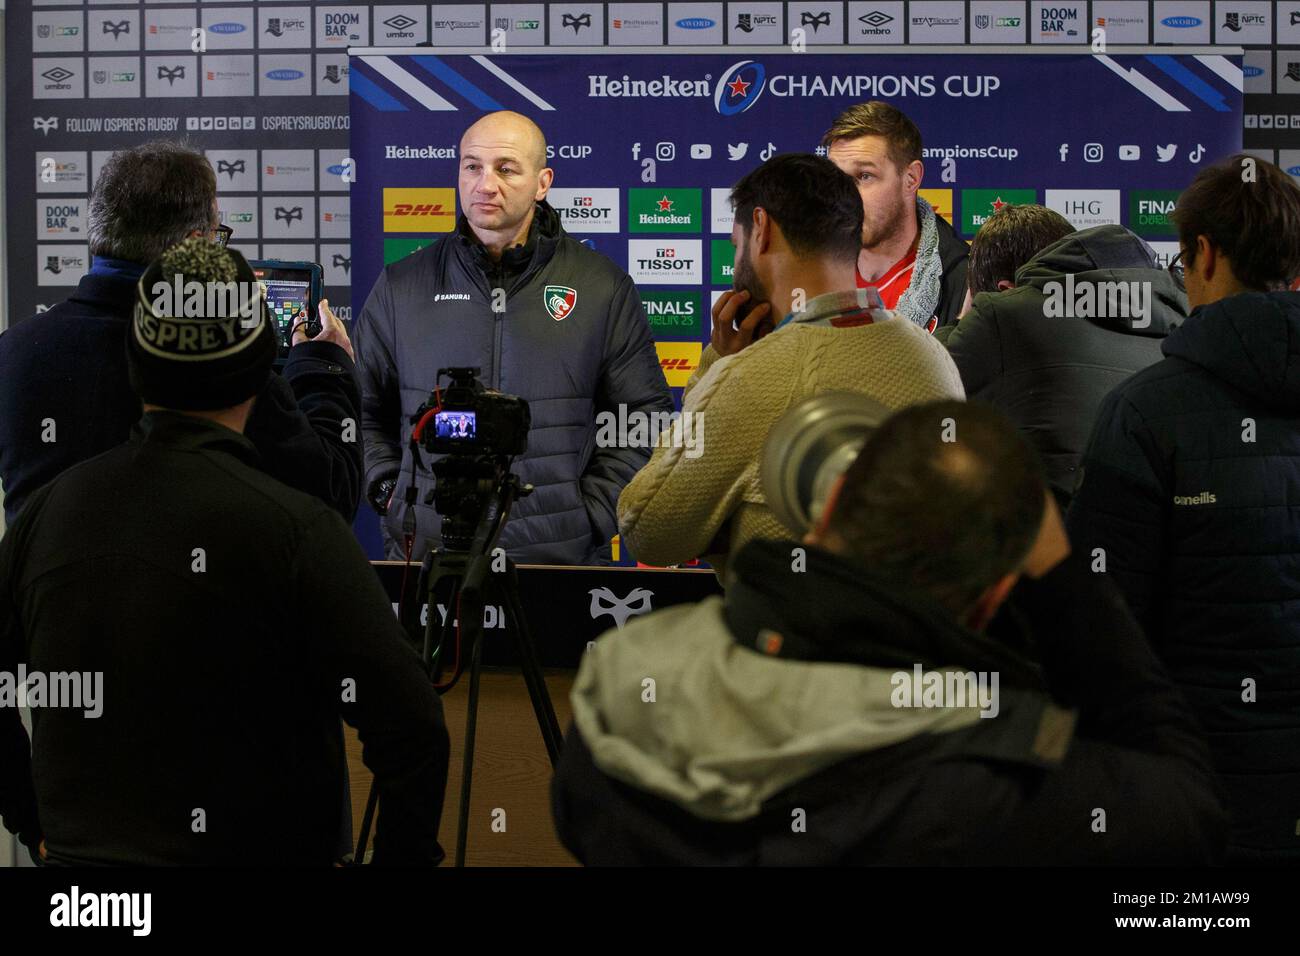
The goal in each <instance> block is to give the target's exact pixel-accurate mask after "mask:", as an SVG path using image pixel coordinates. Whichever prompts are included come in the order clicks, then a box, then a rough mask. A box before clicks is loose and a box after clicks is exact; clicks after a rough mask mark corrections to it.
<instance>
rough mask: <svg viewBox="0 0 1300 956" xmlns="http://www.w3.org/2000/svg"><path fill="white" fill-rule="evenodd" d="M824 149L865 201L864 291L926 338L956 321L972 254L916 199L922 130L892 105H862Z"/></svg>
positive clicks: (847, 114) (826, 139)
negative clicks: (869, 290)
mask: <svg viewBox="0 0 1300 956" xmlns="http://www.w3.org/2000/svg"><path fill="white" fill-rule="evenodd" d="M822 146H825V147H826V148H827V151H826V156H827V157H828V158H829V159H830V161H831V162H833V163H834V164H835V165H836V166H838V167H839V168H840V169H841V170H842V171H844V172H846V173H848V174H849V175H850V176H852V177H853V181H854V182H855V183H856V184H857V187H858V193H859V195H860V196H861V197H862V208H863V213H864V218H863V224H862V252H861V253H859V254H858V277H857V283H858V288H860V289H861V288H872V289H875V290H876V291H877V292H879V293H880V298H881V299H882V301H884V303H885V308H887V309H890V310H892V311H894V312H897V313H899V314H900V315H902V316H903V317H904V318H906V319H907V320H908V321H909V322H914V323H915V324H917V325H919V326H921V327H922V328H923V329H925V330H926V331H927V332H934V331H935V330H936V329H938V328H941V327H943V326H945V325H951V324H952V323H953V322H956V321H957V316H958V314H959V310H960V308H961V304H962V302H963V301H964V299H965V297H966V255H967V252H968V251H969V250H968V247H967V245H966V243H965V242H963V241H962V239H961V238H960V237H959V236H958V235H957V233H956V232H954V231H953V228H952V226H950V225H948V223H947V222H946V221H945V220H944V219H943V217H941V216H938V215H936V214H935V211H934V209H933V208H932V207H931V206H930V204H929V203H928V202H926V201H925V200H924V199H922V198H921V197H920V196H918V195H917V190H919V189H920V188H921V180H922V177H924V175H925V165H924V164H923V163H922V162H921V156H922V148H921V131H920V130H918V129H917V128H916V124H915V123H913V122H912V121H911V120H910V119H909V118H908V117H907V116H906V114H904V113H902V112H901V111H899V110H897V109H895V108H894V107H892V106H890V105H889V104H888V103H884V102H881V101H879V100H872V101H871V102H869V103H858V104H857V105H855V106H850V107H849V108H848V109H847V110H845V111H844V112H843V113H841V114H840V115H839V116H837V117H836V118H835V122H834V123H832V124H831V128H830V129H829V130H827V131H826V135H825V136H823V137H822Z"/></svg>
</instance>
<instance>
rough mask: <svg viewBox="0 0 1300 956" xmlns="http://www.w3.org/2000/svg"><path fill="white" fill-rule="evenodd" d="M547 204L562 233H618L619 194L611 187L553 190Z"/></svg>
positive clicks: (553, 188) (548, 196)
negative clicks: (553, 213) (561, 227)
mask: <svg viewBox="0 0 1300 956" xmlns="http://www.w3.org/2000/svg"><path fill="white" fill-rule="evenodd" d="M546 199H547V201H548V202H549V203H550V204H551V206H552V208H554V209H555V212H556V214H557V215H559V217H560V221H561V222H562V223H563V224H564V230H565V232H580V233H581V232H618V231H619V214H618V213H619V191H618V189H616V188H613V187H599V188H585V189H584V188H582V187H576V188H575V187H564V188H555V187H552V188H551V191H550V192H549V193H548V194H547V196H546Z"/></svg>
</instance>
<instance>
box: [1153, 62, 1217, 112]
mask: <svg viewBox="0 0 1300 956" xmlns="http://www.w3.org/2000/svg"><path fill="white" fill-rule="evenodd" d="M1145 59H1146V60H1147V61H1148V62H1150V63H1152V64H1154V65H1155V66H1156V68H1157V69H1159V70H1160V71H1161V72H1162V73H1164V74H1166V75H1167V76H1170V77H1172V78H1173V79H1174V80H1177V81H1178V83H1179V84H1181V85H1182V86H1183V87H1185V88H1186V89H1188V90H1191V91H1192V93H1193V94H1195V96H1196V97H1197V99H1199V100H1200V101H1201V102H1202V103H1205V104H1206V105H1207V106H1209V107H1210V109H1212V110H1216V111H1217V112H1220V113H1227V112H1230V110H1229V108H1228V104H1227V103H1225V102H1224V101H1223V94H1222V93H1220V92H1219V91H1218V90H1216V89H1215V88H1214V87H1212V86H1211V85H1210V84H1209V83H1206V82H1205V81H1204V80H1203V79H1201V78H1200V77H1199V76H1197V75H1196V74H1195V73H1193V72H1192V71H1191V70H1189V69H1188V68H1187V67H1185V66H1183V65H1182V64H1181V63H1179V62H1178V61H1177V60H1176V59H1174V58H1173V57H1172V56H1148V57H1146V58H1145Z"/></svg>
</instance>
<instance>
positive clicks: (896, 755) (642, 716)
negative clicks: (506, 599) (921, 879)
mask: <svg viewBox="0 0 1300 956" xmlns="http://www.w3.org/2000/svg"><path fill="white" fill-rule="evenodd" d="M793 544H794V542H791V541H784V542H781V541H766V540H759V541H754V542H752V543H751V544H749V545H748V546H747V547H746V548H745V549H744V550H742V551H741V552H740V553H739V554H738V555H737V556H736V558H735V561H734V567H735V580H734V581H733V583H732V585H731V587H730V588H729V589H728V592H727V594H726V597H725V598H720V597H713V598H709V599H707V600H706V601H704V602H702V603H700V604H697V605H684V606H679V607H673V608H668V609H666V610H663V611H658V612H655V613H653V614H649V615H646V616H644V617H638V618H634V619H633V620H631V621H629V622H628V623H627V624H626V625H625V626H624V628H623V629H622V630H621V631H617V632H610V633H608V634H606V635H605V636H604V637H602V638H600V639H599V640H597V641H596V643H595V645H594V646H593V647H592V648H591V649H589V650H588V651H587V653H586V655H585V656H584V658H583V662H582V666H581V669H580V670H579V673H578V677H577V680H576V682H575V684H574V687H573V693H572V703H573V715H574V722H573V727H572V728H571V730H570V733H569V736H568V739H567V741H566V744H565V749H564V752H563V754H562V757H561V760H560V765H559V767H558V769H557V772H556V776H555V780H554V783H553V785H552V799H553V809H554V813H555V820H556V826H557V829H558V832H559V834H560V837H561V839H562V840H563V842H564V844H565V846H567V847H568V848H569V850H570V851H571V852H572V853H573V854H574V855H575V856H577V857H578V859H579V860H582V861H583V862H585V863H588V864H687V863H689V864H713V865H716V864H737V865H748V864H777V865H780V864H853V863H859V864H942V863H961V864H995V863H1052V864H1070V863H1161V862H1163V863H1176V862H1181V863H1203V862H1208V861H1212V860H1214V859H1215V858H1216V857H1217V856H1218V855H1219V854H1220V853H1221V851H1222V846H1223V843H1224V840H1225V838H1226V817H1225V815H1224V812H1223V809H1222V805H1221V803H1220V801H1219V797H1218V794H1217V792H1216V789H1215V784H1214V781H1213V776H1212V773H1211V771H1210V769H1209V766H1208V759H1207V754H1206V751H1205V745H1204V743H1203V742H1202V741H1201V739H1200V737H1199V735H1198V734H1197V733H1196V731H1195V729H1194V727H1193V725H1192V721H1191V718H1190V716H1189V714H1188V712H1187V709H1186V706H1185V704H1184V703H1183V701H1182V698H1181V696H1180V695H1179V694H1178V692H1177V690H1176V688H1174V687H1173V685H1172V684H1171V683H1170V681H1169V680H1168V678H1167V676H1166V675H1165V673H1164V671H1163V669H1162V668H1161V667H1160V665H1159V663H1158V662H1157V661H1156V660H1155V658H1154V656H1153V655H1152V653H1151V650H1150V648H1149V647H1148V646H1147V644H1146V642H1145V641H1144V640H1143V639H1142V635H1141V633H1140V632H1139V631H1138V630H1137V627H1136V625H1135V624H1134V622H1133V621H1132V619H1131V617H1130V616H1129V614H1128V612H1127V610H1126V609H1125V607H1124V605H1123V602H1122V601H1121V600H1120V599H1119V597H1118V595H1117V594H1116V593H1115V592H1114V589H1113V587H1111V586H1110V585H1109V583H1108V582H1107V581H1106V580H1105V579H1104V578H1103V577H1101V576H1098V575H1093V574H1091V573H1090V572H1089V571H1088V569H1087V565H1086V564H1082V563H1080V562H1079V561H1078V560H1077V559H1071V560H1067V561H1066V562H1065V563H1063V564H1062V565H1061V566H1059V567H1058V568H1057V569H1055V570H1053V571H1052V572H1051V573H1049V574H1047V575H1045V576H1044V577H1043V578H1042V579H1041V580H1039V581H1025V582H1022V583H1021V585H1020V587H1019V588H1018V590H1017V594H1016V597H1015V601H1016V602H1017V603H1018V610H1019V612H1020V613H1023V614H1025V615H1026V619H1027V620H1028V621H1029V622H1030V624H1031V631H1032V634H1033V636H1034V638H1035V639H1036V641H1037V644H1038V647H1039V652H1040V654H1041V657H1042V664H1043V667H1042V670H1041V671H1040V670H1039V668H1038V667H1037V666H1036V665H1035V664H1034V663H1032V662H1031V661H1029V660H1028V659H1026V658H1025V657H1023V656H1021V655H1020V654H1019V653H1018V652H1017V651H1015V650H1012V649H1011V648H1010V647H1008V646H1006V645H1004V644H1002V643H1000V642H998V641H995V640H994V639H992V638H990V637H988V636H984V635H979V634H975V633H973V632H971V631H968V630H966V629H965V628H962V627H961V626H959V625H958V624H957V623H956V622H955V621H954V620H953V618H952V616H951V615H950V614H948V613H947V612H946V611H944V610H943V609H942V608H940V607H939V606H938V605H936V604H934V603H933V602H932V601H931V600H930V599H928V598H927V597H926V596H924V595H921V594H919V593H914V592H908V591H906V590H900V589H899V588H897V587H892V586H885V585H883V584H882V583H881V582H877V581H873V580H872V579H871V578H870V576H869V575H867V574H864V572H863V570H862V569H861V568H860V567H858V566H856V565H854V564H851V563H849V562H847V561H845V560H844V559H841V558H839V557H837V556H835V555H833V554H830V553H829V552H825V551H822V550H820V549H818V548H813V547H808V548H807V549H806V553H807V557H808V564H807V570H806V571H805V572H804V573H800V574H793V573H791V571H790V548H791V547H792V546H793ZM1062 602H1064V603H1065V604H1067V605H1069V606H1070V607H1072V608H1076V609H1077V611H1076V613H1073V614H1071V615H1062V614H1061V611H1060V608H1061V606H1062ZM918 668H919V669H920V670H921V671H922V672H923V673H929V672H940V673H945V674H946V673H948V672H952V673H954V674H956V673H961V672H975V673H980V672H982V673H983V674H985V675H986V676H987V678H988V679H987V680H986V682H985V685H984V687H985V688H986V689H988V690H989V691H990V693H989V694H987V695H986V696H985V697H982V698H980V697H979V695H978V694H977V695H974V697H975V698H977V699H974V700H973V705H972V706H961V704H962V703H966V704H968V705H969V704H972V699H971V698H968V699H967V700H966V701H964V702H961V701H957V700H955V699H949V700H948V701H943V702H938V703H940V704H942V706H933V707H929V706H915V705H916V704H917V703H920V702H922V699H921V698H919V697H913V698H912V699H911V705H909V703H908V701H907V700H905V699H904V698H903V697H902V692H901V688H902V687H903V686H904V685H909V686H910V684H911V681H912V679H913V677H914V675H915V674H916V672H917V669H918ZM994 675H996V677H997V683H996V684H995V683H993V680H992V678H993V676H994ZM648 679H649V681H650V683H647V680H648ZM946 679H947V678H946V677H945V680H946ZM982 713H983V714H988V716H987V717H984V716H981V714H982ZM1097 807H1104V808H1106V814H1107V820H1106V831H1105V833H1104V834H1101V835H1099V834H1098V833H1097V832H1095V830H1094V825H1095V820H1096V817H1095V812H1094V808H1097Z"/></svg>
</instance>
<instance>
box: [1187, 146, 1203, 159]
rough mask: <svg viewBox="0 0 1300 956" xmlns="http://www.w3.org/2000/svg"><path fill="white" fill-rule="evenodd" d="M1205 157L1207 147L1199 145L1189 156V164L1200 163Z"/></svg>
mask: <svg viewBox="0 0 1300 956" xmlns="http://www.w3.org/2000/svg"><path fill="white" fill-rule="evenodd" d="M1204 157H1205V147H1204V146H1202V145H1201V144H1200V143H1197V144H1196V148H1195V149H1194V150H1192V151H1191V152H1190V153H1188V154H1187V161H1188V162H1189V163H1199V162H1200V161H1201V160H1202V159H1203V158H1204Z"/></svg>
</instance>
